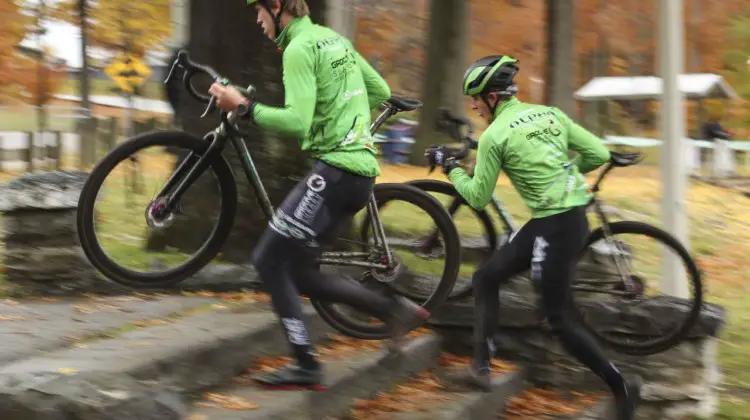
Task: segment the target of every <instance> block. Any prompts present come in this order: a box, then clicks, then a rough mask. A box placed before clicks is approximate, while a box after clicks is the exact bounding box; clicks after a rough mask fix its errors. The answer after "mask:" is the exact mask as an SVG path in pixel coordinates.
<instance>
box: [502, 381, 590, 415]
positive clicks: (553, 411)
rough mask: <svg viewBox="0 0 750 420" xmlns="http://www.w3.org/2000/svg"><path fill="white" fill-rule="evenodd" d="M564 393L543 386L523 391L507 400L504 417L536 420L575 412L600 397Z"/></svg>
mask: <svg viewBox="0 0 750 420" xmlns="http://www.w3.org/2000/svg"><path fill="white" fill-rule="evenodd" d="M565 394H566V392H565V391H559V390H554V389H545V388H534V389H531V390H528V391H525V392H523V393H521V394H520V395H518V396H517V397H514V398H512V399H511V400H510V401H509V402H508V406H507V408H506V411H505V417H504V418H506V419H509V420H510V419H512V420H536V419H544V418H557V417H558V416H560V415H566V414H567V415H570V414H577V413H580V412H581V411H583V410H585V409H586V408H588V407H590V406H593V405H594V404H596V403H597V402H598V401H599V398H600V397H601V395H600V394H596V393H590V394H584V393H580V392H570V395H569V396H566V395H565ZM543 416H545V417H543ZM546 416H550V417H546Z"/></svg>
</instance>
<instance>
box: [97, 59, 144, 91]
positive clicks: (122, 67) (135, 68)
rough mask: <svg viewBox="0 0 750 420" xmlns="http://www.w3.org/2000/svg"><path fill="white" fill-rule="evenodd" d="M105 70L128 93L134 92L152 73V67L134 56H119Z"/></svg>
mask: <svg viewBox="0 0 750 420" xmlns="http://www.w3.org/2000/svg"><path fill="white" fill-rule="evenodd" d="M104 72H105V73H107V75H109V77H111V78H112V80H114V81H115V83H117V86H119V87H120V89H122V90H123V91H125V92H128V93H133V91H134V90H135V89H136V88H137V87H139V86H141V85H143V83H144V82H145V81H146V79H148V77H149V76H150V75H151V69H150V68H149V67H148V66H147V65H146V64H145V63H144V62H143V61H141V60H139V59H138V58H137V57H133V56H125V57H118V58H117V59H115V60H113V61H112V62H111V63H110V64H109V65H108V66H107V67H106V68H105V69H104Z"/></svg>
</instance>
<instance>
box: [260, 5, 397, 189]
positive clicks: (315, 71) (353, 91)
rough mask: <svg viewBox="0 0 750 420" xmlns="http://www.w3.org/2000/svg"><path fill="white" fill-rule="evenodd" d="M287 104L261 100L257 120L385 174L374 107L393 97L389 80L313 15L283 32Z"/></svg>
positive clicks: (320, 152) (321, 154)
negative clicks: (374, 126)
mask: <svg viewBox="0 0 750 420" xmlns="http://www.w3.org/2000/svg"><path fill="white" fill-rule="evenodd" d="M276 44H277V45H278V46H279V47H280V48H281V49H282V50H283V60H282V61H283V72H284V75H283V82H284V95H285V100H284V107H283V108H277V107H272V106H268V105H263V104H256V105H255V106H254V109H253V119H254V121H255V123H256V124H257V125H258V126H259V127H260V128H263V129H269V130H274V131H278V132H281V133H284V134H288V135H291V136H294V137H297V138H299V139H300V146H301V147H302V150H305V151H309V152H310V153H312V155H313V157H314V158H316V159H320V160H322V161H324V162H326V163H327V164H329V165H331V166H334V167H337V168H340V169H343V170H346V171H348V172H352V173H355V174H358V175H363V176H378V175H380V166H379V164H378V161H377V158H376V156H377V148H376V147H375V145H374V142H373V140H372V136H371V135H370V121H371V119H370V110H371V109H373V108H375V107H377V106H378V105H380V104H381V103H383V102H384V101H386V100H388V99H389V98H390V97H391V92H390V89H389V88H388V85H387V84H386V82H385V80H383V78H382V77H381V76H380V75H379V74H378V73H377V72H376V71H375V69H373V68H372V66H370V64H369V63H368V62H367V61H366V60H365V59H364V58H362V56H360V55H359V53H358V52H357V51H356V50H355V49H354V47H353V46H352V44H351V42H350V41H349V40H348V39H346V38H345V37H343V36H341V35H339V34H338V33H336V32H335V31H333V30H331V29H329V28H327V27H325V26H321V25H317V24H314V23H313V22H312V21H311V20H310V18H309V17H307V16H304V17H299V18H295V19H293V20H292V21H291V22H290V23H289V25H287V26H286V27H285V28H284V29H283V30H282V31H281V33H280V34H279V36H278V38H277V39H276Z"/></svg>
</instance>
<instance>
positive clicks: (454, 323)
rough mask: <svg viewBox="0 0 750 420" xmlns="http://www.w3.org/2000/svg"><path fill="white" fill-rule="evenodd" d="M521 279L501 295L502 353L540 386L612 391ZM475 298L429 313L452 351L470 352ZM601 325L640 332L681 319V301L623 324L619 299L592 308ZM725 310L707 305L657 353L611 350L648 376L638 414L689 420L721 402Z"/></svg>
mask: <svg viewBox="0 0 750 420" xmlns="http://www.w3.org/2000/svg"><path fill="white" fill-rule="evenodd" d="M521 281H522V280H519V283H516V284H514V285H513V286H511V287H509V290H504V291H502V292H501V293H500V295H501V303H500V307H501V309H500V317H499V320H498V324H499V328H498V332H497V334H496V335H495V344H496V346H497V357H500V358H503V359H506V360H510V361H514V362H517V363H520V364H522V365H525V366H527V367H528V368H529V369H530V371H529V378H530V379H531V381H532V382H534V383H535V385H550V386H554V387H558V388H563V389H579V390H591V389H602V390H606V387H605V386H604V384H603V382H602V381H601V380H599V379H598V378H597V377H596V376H595V375H593V374H592V373H591V372H589V371H588V370H587V369H586V368H584V367H583V366H582V365H581V364H579V363H578V362H577V361H575V360H574V359H572V358H571V357H570V356H569V355H568V354H567V353H566V352H565V350H564V349H563V348H562V346H561V345H560V343H559V342H558V340H557V338H556V337H555V336H554V335H552V334H551V332H550V329H549V327H548V325H547V323H546V321H545V318H544V315H543V313H542V311H541V310H540V308H539V307H538V306H537V305H536V304H535V302H536V299H535V298H533V297H530V295H529V293H528V292H529V291H530V290H529V289H530V288H529V287H528V286H526V285H523V284H521V283H520V282H521ZM472 303H473V302H472V299H467V300H464V301H461V302H454V303H448V304H446V305H444V306H443V307H441V308H440V309H438V310H437V311H436V312H435V313H434V315H433V317H432V318H431V319H430V323H431V324H432V326H434V327H435V328H437V329H438V330H439V331H440V332H441V333H442V334H444V336H445V338H446V340H445V346H446V350H448V351H453V352H456V353H459V354H471V339H472V337H471V334H472V330H471V325H472V322H473V319H474V314H473V305H472ZM587 310H588V311H591V313H592V314H593V315H595V319H597V327H604V326H606V323H609V322H620V324H621V325H619V328H620V330H622V331H623V332H625V333H626V334H633V335H634V334H637V333H638V331H639V330H642V328H644V323H645V322H657V323H658V321H659V320H668V319H674V317H675V316H676V315H677V314H678V313H681V311H682V310H683V306H682V305H679V302H674V301H659V302H655V303H650V304H649V305H648V307H647V308H645V309H643V311H642V313H639V315H638V318H637V320H636V321H632V322H630V323H627V324H626V323H623V322H622V321H621V320H620V318H619V309H618V307H617V305H616V304H614V303H611V302H610V303H597V304H591V305H589V306H588V309H587ZM724 319H725V314H724V309H723V308H721V307H719V306H716V305H709V304H706V305H705V306H704V308H703V310H702V313H701V316H700V318H699V322H698V323H697V324H696V326H695V327H694V328H693V330H692V331H691V333H690V334H689V338H688V339H687V340H686V341H684V342H683V343H681V344H679V345H678V346H676V347H674V348H672V349H670V350H668V351H665V352H663V353H660V354H656V355H652V356H638V357H636V356H628V355H623V354H619V353H617V352H615V351H612V350H610V349H606V352H607V355H608V356H609V357H610V358H611V359H612V360H613V361H614V362H615V364H616V365H617V366H618V367H619V368H620V369H621V371H623V373H625V374H628V373H633V374H639V375H641V377H642V378H643V380H644V382H645V387H644V390H643V399H644V401H643V403H642V404H641V407H640V408H639V410H638V418H639V419H657V418H658V419H682V418H690V416H691V415H695V416H700V417H703V418H709V417H710V416H712V415H713V413H715V411H716V409H717V405H718V394H717V388H718V386H719V384H720V379H721V374H720V371H719V366H718V357H717V341H718V340H717V338H716V337H717V335H718V334H719V332H720V331H721V329H722V327H723V324H724Z"/></svg>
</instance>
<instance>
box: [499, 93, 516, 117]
mask: <svg viewBox="0 0 750 420" xmlns="http://www.w3.org/2000/svg"><path fill="white" fill-rule="evenodd" d="M519 103H521V101H519V100H518V98H516V97H515V96H514V97H512V98H510V99H508V100H507V101H505V102H503V103H502V105H500V106H499V107H497V108H496V109H495V118H496V119H497V117H499V116H500V114H501V113H502V112H503V111H505V110H506V109H508V108H512V107H514V106H516V105H518V104H519Z"/></svg>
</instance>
